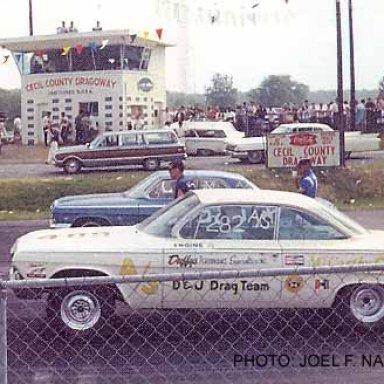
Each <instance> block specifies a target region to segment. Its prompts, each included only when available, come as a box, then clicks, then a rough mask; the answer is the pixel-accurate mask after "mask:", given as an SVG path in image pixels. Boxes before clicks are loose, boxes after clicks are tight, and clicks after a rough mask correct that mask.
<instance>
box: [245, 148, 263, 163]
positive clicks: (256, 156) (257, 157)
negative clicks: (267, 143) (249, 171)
mask: <svg viewBox="0 0 384 384" xmlns="http://www.w3.org/2000/svg"><path fill="white" fill-rule="evenodd" d="M248 159H249V160H250V161H251V162H254V163H259V162H261V159H262V155H261V154H260V152H259V151H256V152H250V153H249V154H248Z"/></svg>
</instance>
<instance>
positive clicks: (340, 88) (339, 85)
mask: <svg viewBox="0 0 384 384" xmlns="http://www.w3.org/2000/svg"><path fill="white" fill-rule="evenodd" d="M336 34H337V107H338V112H337V114H338V116H337V128H338V130H339V134H340V165H341V166H342V167H345V150H344V113H343V104H344V102H343V42H342V36H341V10H340V0H336Z"/></svg>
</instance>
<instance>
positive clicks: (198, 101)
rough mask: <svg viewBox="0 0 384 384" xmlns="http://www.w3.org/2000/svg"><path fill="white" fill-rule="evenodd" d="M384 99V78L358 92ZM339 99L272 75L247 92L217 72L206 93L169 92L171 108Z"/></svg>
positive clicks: (346, 96)
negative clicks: (372, 87) (374, 86)
mask: <svg viewBox="0 0 384 384" xmlns="http://www.w3.org/2000/svg"><path fill="white" fill-rule="evenodd" d="M383 96H384V78H383V80H382V81H381V82H380V83H379V87H378V89H373V90H372V89H361V90H357V91H356V98H357V99H358V100H360V99H362V98H368V97H371V98H372V99H376V98H377V97H383ZM349 98H350V97H349V90H344V99H345V100H348V101H349ZM335 99H336V90H318V91H311V90H310V89H309V87H308V86H307V85H306V84H303V83H300V82H297V81H295V80H293V79H292V78H291V76H289V75H280V76H278V75H271V76H268V77H266V78H265V79H264V80H263V81H262V82H261V84H260V85H259V86H258V87H256V88H252V89H250V90H249V91H247V92H241V91H239V90H237V89H236V88H235V86H234V82H233V77H232V76H229V75H226V74H221V73H216V74H215V75H214V76H213V77H212V79H211V82H210V84H209V85H208V86H207V87H206V88H205V94H186V93H180V92H167V105H168V106H169V107H171V108H177V107H179V106H180V105H185V106H186V105H189V106H196V107H201V108H206V107H208V106H216V105H217V106H219V107H221V108H226V107H229V106H232V107H233V106H235V105H238V104H242V103H244V102H250V101H253V102H255V103H257V104H261V105H263V106H264V107H281V106H283V105H284V104H291V103H293V104H295V105H296V106H300V105H302V103H303V101H304V100H308V101H309V102H310V103H311V102H314V103H329V102H331V101H334V100H335Z"/></svg>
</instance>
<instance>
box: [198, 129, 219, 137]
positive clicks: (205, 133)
mask: <svg viewBox="0 0 384 384" xmlns="http://www.w3.org/2000/svg"><path fill="white" fill-rule="evenodd" d="M197 135H198V136H199V137H205V138H212V137H215V131H214V130H212V129H211V130H203V129H202V130H199V131H197Z"/></svg>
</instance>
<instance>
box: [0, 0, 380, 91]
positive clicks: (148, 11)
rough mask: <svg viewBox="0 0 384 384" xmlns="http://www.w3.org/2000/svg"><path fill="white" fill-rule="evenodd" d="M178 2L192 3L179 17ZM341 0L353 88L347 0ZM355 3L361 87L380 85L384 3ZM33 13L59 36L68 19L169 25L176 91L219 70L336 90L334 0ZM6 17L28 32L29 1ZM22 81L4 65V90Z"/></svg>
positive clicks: (59, 5)
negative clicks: (229, 15) (226, 15)
mask: <svg viewBox="0 0 384 384" xmlns="http://www.w3.org/2000/svg"><path fill="white" fill-rule="evenodd" d="M156 2H157V4H160V8H156V6H155V3H156ZM175 2H179V3H184V5H185V6H184V8H183V9H184V16H181V17H180V19H178V18H177V16H175V13H174V8H172V7H173V6H174V4H175ZM341 3H342V27H343V50H344V85H345V87H346V88H349V44H348V43H349V36H348V9H347V3H348V0H341ZM254 4H258V6H256V7H255V8H252V5H254ZM353 6H354V27H355V28H354V32H355V55H356V87H357V89H364V88H365V89H376V88H377V87H378V83H379V81H380V79H381V78H382V77H383V76H384V49H383V48H384V43H383V36H384V23H383V22H382V17H383V15H384V1H383V0H353ZM159 9H160V11H159ZM219 10H221V13H219ZM33 11H34V33H35V34H36V35H39V34H51V33H55V31H56V27H57V26H59V24H61V20H66V21H67V22H69V21H70V20H73V21H74V22H75V25H76V26H77V27H78V29H79V30H80V31H89V30H91V29H92V27H93V26H94V25H95V23H96V20H100V21H101V23H102V27H103V29H104V30H108V29H134V30H137V31H144V30H147V29H151V28H152V29H155V28H160V27H162V28H164V34H163V39H164V40H166V41H170V42H172V43H175V44H176V47H173V48H169V49H168V53H167V66H166V73H167V88H168V89H169V90H185V88H187V91H189V92H203V91H204V88H205V86H207V85H208V84H209V81H210V79H211V78H212V76H213V74H214V73H216V72H220V73H225V74H229V75H231V76H233V80H234V85H235V86H236V87H237V88H238V89H239V90H243V91H246V90H249V89H250V88H255V87H257V86H259V84H260V83H261V81H262V80H263V79H264V78H265V77H267V76H269V75H282V74H288V75H291V76H292V78H293V79H294V80H296V81H300V82H303V83H305V84H307V85H308V86H309V87H310V89H311V90H320V89H335V88H336V16H335V0H288V4H286V3H285V0H65V1H61V0H33ZM200 11H201V12H203V13H202V14H203V16H204V19H201V18H199V15H200V14H199V12H200ZM223 12H232V14H235V15H236V17H237V18H236V21H235V22H233V21H231V20H228V19H224V16H223V14H224V13H223ZM245 12H247V15H248V13H249V12H253V17H254V19H253V20H255V21H254V22H244V23H243V24H242V23H241V22H240V20H241V18H240V16H241V15H243V14H245ZM0 15H1V17H2V21H1V23H0V37H1V38H7V37H19V36H25V35H28V0H1V1H0ZM210 15H214V16H216V19H215V22H214V23H211V22H210V21H209V20H211V19H210ZM247 17H248V16H247ZM2 54H4V51H0V56H1V55H2ZM19 86H20V76H19V73H18V71H17V69H16V65H15V64H14V63H13V62H9V63H7V64H3V65H0V87H1V88H8V89H9V88H17V87H19Z"/></svg>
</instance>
